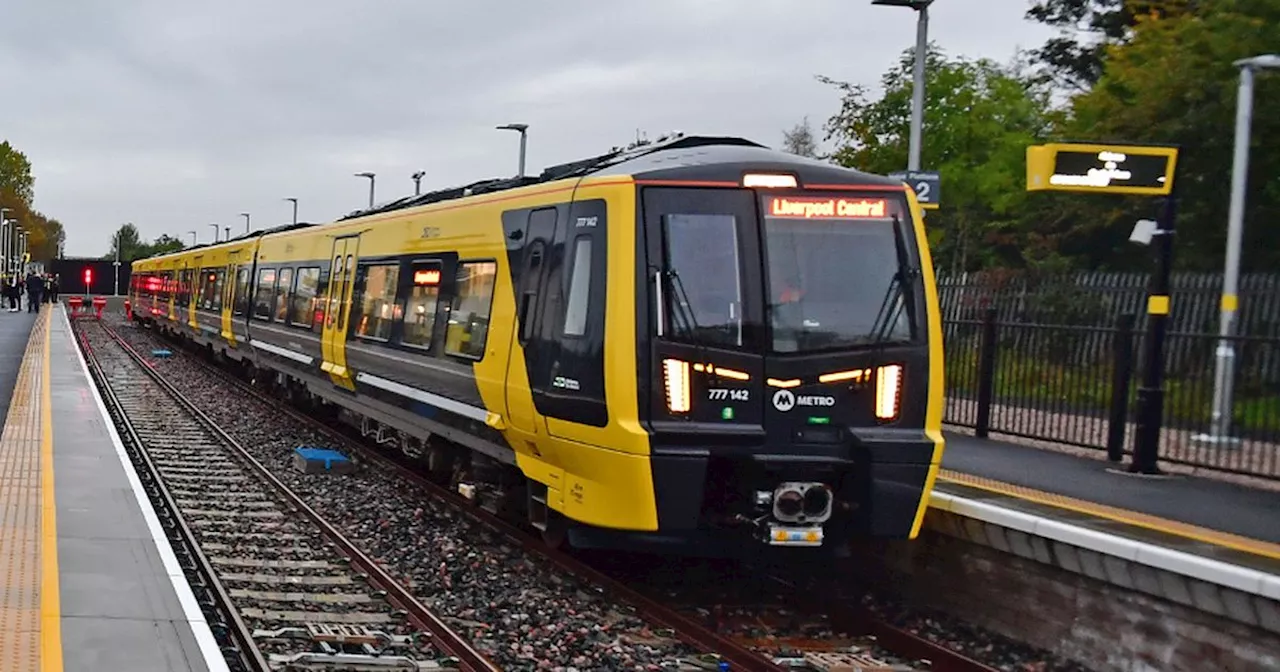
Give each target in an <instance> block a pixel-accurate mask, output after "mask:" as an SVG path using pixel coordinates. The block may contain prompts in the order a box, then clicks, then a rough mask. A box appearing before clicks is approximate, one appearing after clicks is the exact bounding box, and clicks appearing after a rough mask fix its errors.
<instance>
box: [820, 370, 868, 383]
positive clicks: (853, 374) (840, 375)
mask: <svg viewBox="0 0 1280 672" xmlns="http://www.w3.org/2000/svg"><path fill="white" fill-rule="evenodd" d="M870 376H871V369H854V370H852V371H836V372H835V373H824V374H822V375H821V376H818V382H819V383H838V382H840V381H842V380H854V381H859V382H861V381H863V380H866V379H867V378H869V377H870Z"/></svg>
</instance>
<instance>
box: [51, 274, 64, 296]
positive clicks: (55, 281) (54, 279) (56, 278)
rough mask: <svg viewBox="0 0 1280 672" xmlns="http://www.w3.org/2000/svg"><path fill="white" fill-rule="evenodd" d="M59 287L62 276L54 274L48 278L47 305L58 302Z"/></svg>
mask: <svg viewBox="0 0 1280 672" xmlns="http://www.w3.org/2000/svg"><path fill="white" fill-rule="evenodd" d="M61 285H62V276H61V275H59V274H57V273H54V274H53V276H51V277H50V278H49V296H50V298H49V303H57V302H58V288H59V286H61Z"/></svg>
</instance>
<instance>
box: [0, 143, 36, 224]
mask: <svg viewBox="0 0 1280 672" xmlns="http://www.w3.org/2000/svg"><path fill="white" fill-rule="evenodd" d="M0 192H5V193H7V194H10V195H12V197H14V198H16V199H17V200H19V201H21V202H22V203H23V204H24V205H26V206H27V207H31V203H32V201H33V200H35V178H34V177H32V176H31V161H29V160H28V159H27V155H26V154H23V153H22V152H20V151H18V150H17V149H16V148H15V147H14V146H13V145H11V144H9V141H7V140H6V141H4V142H2V143H0ZM5 206H6V207H10V208H12V207H13V206H12V205H10V204H8V203H6V204H5Z"/></svg>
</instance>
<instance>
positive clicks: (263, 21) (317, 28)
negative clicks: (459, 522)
mask: <svg viewBox="0 0 1280 672" xmlns="http://www.w3.org/2000/svg"><path fill="white" fill-rule="evenodd" d="M1028 2H1029V0H939V1H938V2H937V4H936V6H935V7H934V9H933V10H932V12H931V19H932V20H931V22H930V39H931V40H933V41H935V42H936V43H938V45H939V46H940V47H942V48H943V49H945V50H947V52H948V53H950V54H962V55H966V56H986V57H990V58H994V59H997V60H999V61H1007V60H1008V59H1009V58H1010V57H1011V56H1012V55H1013V53H1014V51H1015V49H1017V48H1019V47H1021V48H1034V47H1036V46H1038V45H1039V44H1041V43H1042V42H1043V41H1044V39H1045V38H1046V37H1048V36H1049V35H1050V32H1049V31H1048V30H1046V29H1045V28H1043V27H1040V26H1037V25H1035V24H1031V23H1027V22H1024V21H1023V18H1022V16H1023V13H1024V12H1025V9H1026V6H1027V5H1028ZM3 5H4V7H3V9H0V25H3V26H4V33H3V39H0V137H3V138H5V139H8V140H10V141H11V142H13V143H14V144H15V145H17V146H18V147H19V148H20V149H22V150H23V151H25V152H26V153H27V155H28V157H29V158H30V159H31V161H32V164H33V167H34V172H35V176H36V184H35V191H36V207H37V208H38V209H39V210H40V211H42V212H44V213H45V214H46V215H48V216H51V217H55V218H57V219H59V220H61V221H62V222H63V224H64V225H65V226H66V229H67V245H66V254H67V255H69V256H77V255H101V254H104V253H106V251H107V250H108V248H109V245H110V242H109V240H110V236H111V233H112V232H113V231H114V230H115V229H116V227H118V226H119V225H120V224H122V223H124V222H129V221H132V222H134V223H135V224H136V225H137V226H138V228H139V229H140V231H141V232H142V235H143V236H144V237H145V238H153V237H155V236H158V235H160V234H162V233H168V234H171V235H174V236H181V237H183V239H184V240H187V241H189V240H190V235H189V234H188V233H187V232H188V231H191V230H195V231H197V233H198V236H199V240H200V241H201V242H207V241H209V240H210V239H211V238H212V235H213V230H212V228H211V227H210V226H209V225H210V224H211V223H218V224H219V225H220V226H231V227H232V230H233V231H236V232H242V231H243V230H244V220H243V218H241V217H239V216H238V213H240V212H246V211H247V212H250V213H251V214H252V223H253V226H254V228H258V227H260V226H266V225H277V224H283V223H288V221H289V218H290V216H291V211H290V208H291V206H290V204H289V203H287V202H285V201H283V200H282V199H284V198H285V197H290V196H293V197H297V198H298V199H299V200H300V206H299V219H301V220H303V221H312V222H317V221H330V220H332V219H334V218H335V217H338V216H340V215H342V214H345V213H346V212H349V211H351V210H353V209H355V208H358V207H360V206H361V205H362V204H363V203H365V202H366V201H367V198H368V191H367V189H368V182H367V181H366V180H364V179H362V178H356V177H353V176H352V173H355V172H360V171H366V170H367V171H373V172H375V173H377V175H378V178H377V200H378V201H383V200H388V199H390V198H392V197H395V196H400V195H404V194H407V193H412V190H413V183H412V181H411V180H410V178H409V175H410V174H411V173H413V172H414V171H415V170H425V171H426V173H427V175H426V178H425V179H424V180H423V189H424V190H428V189H432V188H438V187H444V186H452V185H456V184H461V183H465V182H468V181H472V180H475V179H482V178H488V177H498V176H504V175H512V174H514V173H515V171H516V159H517V147H518V143H517V136H516V135H515V134H514V133H511V132H501V131H496V130H493V127H494V126H495V125H498V124H503V123H508V122H524V123H528V124H530V126H531V128H530V135H529V156H528V166H529V172H531V173H532V172H537V171H538V170H540V169H541V168H542V167H543V166H545V165H549V164H553V163H559V162H563V161H569V160H574V159H578V158H584V157H586V156H590V155H593V154H597V153H600V152H603V151H606V150H608V149H609V147H611V146H613V145H617V144H624V143H626V142H628V141H630V140H632V139H634V137H635V133H636V129H637V128H640V129H644V130H646V131H647V132H648V134H649V136H650V137H651V138H654V137H656V136H657V135H659V134H660V133H662V132H665V131H669V130H681V131H684V132H686V133H694V132H703V133H713V134H731V135H741V136H744V137H747V138H750V139H753V140H755V141H757V142H762V143H764V144H767V145H773V146H776V145H778V144H779V143H780V141H781V131H782V130H783V129H784V128H788V127H790V126H791V125H793V124H794V123H796V122H797V121H799V120H800V119H802V118H803V117H805V116H806V115H807V116H809V118H810V120H811V121H812V122H813V124H814V125H815V126H820V125H821V123H822V122H823V121H825V120H826V118H827V117H828V116H829V115H830V114H831V113H832V112H833V111H835V109H836V107H837V102H838V96H837V95H836V92H835V91H834V89H832V88H831V87H827V86H824V85H822V84H820V83H818V82H817V81H815V79H814V75H815V74H819V73H820V74H825V75H829V76H831V77H835V78H837V79H844V80H847V81H853V82H858V83H864V84H868V85H874V84H876V83H877V82H878V80H879V78H880V76H881V74H882V73H883V72H884V71H885V70H886V69H887V68H888V67H889V66H890V65H891V63H892V61H893V60H894V59H895V58H897V56H898V54H899V53H900V52H901V51H902V50H903V49H905V48H907V47H909V46H910V45H911V44H912V43H913V40H914V36H915V15H914V12H911V11H909V10H906V9H900V8H890V7H873V6H871V5H870V0H803V1H798V2H797V1H792V0H745V1H744V0H735V1H732V2H731V1H729V0H643V1H641V2H621V1H603V0H596V1H595V2H588V1H586V0H546V1H544V2H513V1H510V0H504V1H499V0H472V1H471V2H432V1H429V0H378V1H377V2H360V3H357V2H352V1H347V2H339V1H336V0H331V1H326V2H319V1H314V0H312V1H303V0H223V1H221V2H214V3H195V2H173V1H172V0H4V2H3ZM535 7H539V8H541V9H535ZM926 142H927V138H926Z"/></svg>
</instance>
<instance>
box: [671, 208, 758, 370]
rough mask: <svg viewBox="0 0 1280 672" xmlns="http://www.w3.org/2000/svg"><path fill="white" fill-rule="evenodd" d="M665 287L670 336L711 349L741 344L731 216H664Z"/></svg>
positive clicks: (739, 295) (737, 263) (738, 275)
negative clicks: (666, 285) (666, 284)
mask: <svg viewBox="0 0 1280 672" xmlns="http://www.w3.org/2000/svg"><path fill="white" fill-rule="evenodd" d="M663 223H664V224H665V226H664V228H665V229H666V234H667V236H666V238H667V240H666V250H665V253H666V257H667V270H668V271H669V272H670V274H671V275H670V278H671V279H670V282H669V283H668V288H669V290H670V291H668V292H667V307H666V310H665V311H664V312H665V314H666V315H667V316H668V317H667V322H668V323H669V324H670V325H671V328H670V330H671V332H672V333H673V334H674V335H677V336H679V337H682V338H685V339H688V340H691V341H698V342H702V343H709V344H717V345H742V264H741V261H740V260H739V259H738V226H737V218H735V217H734V216H733V215H711V214H706V215H666V216H664V217H663Z"/></svg>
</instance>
